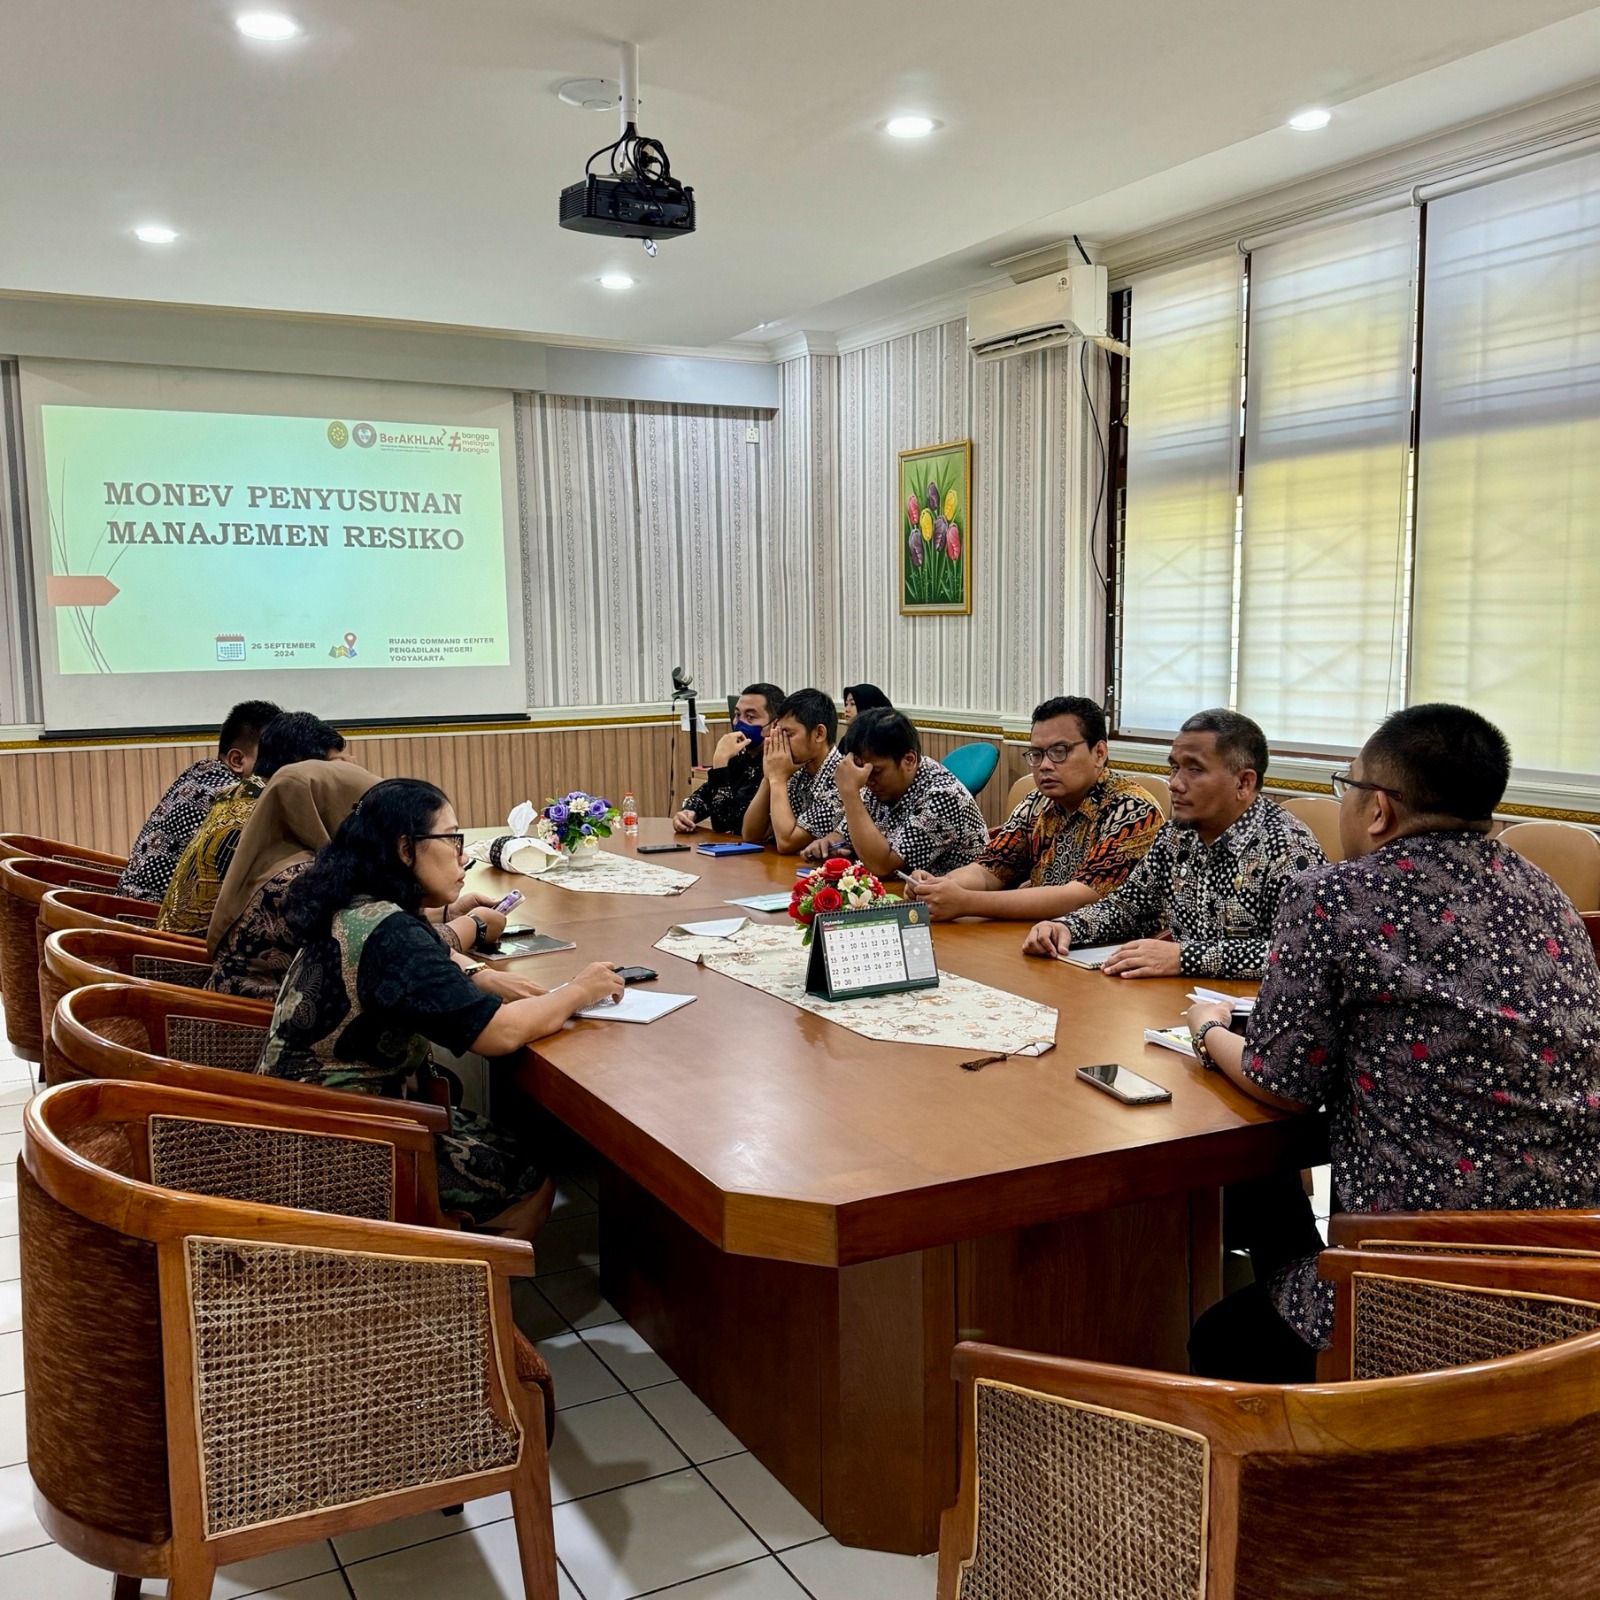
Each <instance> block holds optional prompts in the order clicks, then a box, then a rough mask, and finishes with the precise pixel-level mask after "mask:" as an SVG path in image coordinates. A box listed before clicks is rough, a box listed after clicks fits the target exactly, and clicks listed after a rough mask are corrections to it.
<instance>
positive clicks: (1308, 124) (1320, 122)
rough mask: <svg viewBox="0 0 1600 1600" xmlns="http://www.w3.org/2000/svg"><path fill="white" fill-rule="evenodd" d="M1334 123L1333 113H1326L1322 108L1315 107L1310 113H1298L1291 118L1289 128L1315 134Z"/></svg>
mask: <svg viewBox="0 0 1600 1600" xmlns="http://www.w3.org/2000/svg"><path fill="white" fill-rule="evenodd" d="M1332 121H1333V113H1332V112H1331V111H1325V110H1324V109H1323V108H1322V107H1321V106H1313V107H1312V108H1311V109H1310V110H1309V111H1298V112H1296V113H1295V115H1294V116H1292V117H1290V118H1289V126H1290V127H1291V128H1297V129H1298V130H1299V131H1300V132H1301V133H1315V132H1316V131H1317V129H1318V128H1326V127H1327V126H1328V124H1329V123H1330V122H1332Z"/></svg>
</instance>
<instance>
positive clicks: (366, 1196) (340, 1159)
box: [150, 1116, 394, 1222]
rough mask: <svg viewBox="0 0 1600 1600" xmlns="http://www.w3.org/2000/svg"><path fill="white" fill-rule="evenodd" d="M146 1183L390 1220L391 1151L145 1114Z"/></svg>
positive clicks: (325, 1137)
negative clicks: (147, 1146) (147, 1136)
mask: <svg viewBox="0 0 1600 1600" xmlns="http://www.w3.org/2000/svg"><path fill="white" fill-rule="evenodd" d="M150 1181H151V1182H152V1183H155V1184H159V1185H160V1186H161V1187H162V1188H163V1189H182V1190H184V1191H185V1192H186V1193H189V1194H211V1195H218V1196H221V1197H222V1198H224V1199H227V1200H254V1201H257V1202H259V1203H260V1204H262V1205H269V1206H291V1207H293V1208H294V1209H295V1210H298V1211H328V1212H332V1213H334V1214H335V1215H337V1216H342V1217H370V1218H372V1219H373V1220H375V1221H379V1222H385V1221H390V1220H392V1219H393V1217H394V1154H393V1150H392V1147H391V1146H389V1145H387V1144H384V1143H383V1142H382V1141H380V1140H376V1139H346V1138H341V1137H339V1136H338V1135H335V1134H325V1133H294V1132H291V1131H290V1130H288V1129H286V1128H265V1127H259V1126H255V1125H253V1124H240V1123H230V1122H214V1121H209V1120H205V1121H202V1120H200V1119H198V1118H194V1117H160V1116H152V1117H151V1118H150Z"/></svg>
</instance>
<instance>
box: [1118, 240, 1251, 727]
mask: <svg viewBox="0 0 1600 1600" xmlns="http://www.w3.org/2000/svg"><path fill="white" fill-rule="evenodd" d="M1243 265H1244V264H1243V261H1242V260H1241V258H1240V257H1239V255H1238V253H1237V252H1235V251H1230V252H1229V253H1228V254H1227V255H1225V256H1219V257H1217V258H1215V259H1213V260H1209V261H1202V262H1198V263H1196V264H1195V265H1193V266H1188V267H1183V268H1181V269H1179V270H1177V271H1173V272H1163V273H1156V274H1151V275H1150V276H1148V277H1142V278H1136V279H1135V280H1134V281H1133V283H1132V285H1131V287H1132V290H1133V296H1132V344H1133V347H1134V354H1133V358H1132V360H1131V361H1130V363H1129V368H1128V382H1129V393H1128V424H1127V426H1128V465H1127V487H1126V499H1125V507H1126V509H1125V516H1124V536H1123V568H1122V593H1123V596H1124V599H1123V604H1122V675H1121V677H1122V704H1121V707H1120V710H1119V718H1118V720H1119V724H1120V727H1121V729H1122V731H1124V732H1149V733H1167V732H1171V731H1172V730H1174V729H1176V728H1177V727H1178V726H1179V725H1180V724H1181V723H1182V722H1183V720H1184V718H1186V717H1188V716H1189V715H1190V714H1191V713H1193V712H1195V711H1198V710H1200V709H1201V708H1202V707H1205V706H1214V705H1225V704H1226V703H1227V701H1228V691H1229V684H1230V678H1231V671H1232V637H1233V615H1232V613H1233V556H1234V520H1235V510H1236V506H1237V500H1238V485H1239V476H1238V475H1239V331H1240V330H1239V322H1240V290H1241V284H1242V281H1243Z"/></svg>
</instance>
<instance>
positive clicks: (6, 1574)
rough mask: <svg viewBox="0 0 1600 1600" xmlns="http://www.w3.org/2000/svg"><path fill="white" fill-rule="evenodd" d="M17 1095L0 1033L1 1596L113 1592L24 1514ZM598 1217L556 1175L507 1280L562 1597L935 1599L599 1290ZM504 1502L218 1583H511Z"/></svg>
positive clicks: (584, 1194) (405, 1587) (455, 1595)
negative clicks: (539, 1371)
mask: <svg viewBox="0 0 1600 1600" xmlns="http://www.w3.org/2000/svg"><path fill="white" fill-rule="evenodd" d="M30 1093H31V1079H30V1078H29V1076H28V1069H27V1067H26V1065H25V1064H24V1063H22V1062H19V1061H15V1060H13V1059H12V1058H11V1057H10V1055H9V1053H8V1052H7V1050H6V1046H5V1044H4V1040H3V1038H0V1600H34V1597H35V1596H40V1597H48V1600H108V1597H109V1595H110V1593H111V1580H110V1578H109V1576H108V1575H107V1574H105V1573H101V1572H98V1571H96V1570H95V1569H93V1568H91V1567H87V1566H84V1565H83V1564H82V1563H81V1562H79V1561H77V1560H75V1559H74V1558H73V1557H72V1556H69V1555H67V1554H66V1552H65V1551H63V1550H61V1549H59V1548H58V1547H57V1546H55V1545H53V1544H51V1543H50V1542H49V1540H48V1538H47V1536H46V1534H45V1532H44V1529H43V1528H41V1527H40V1526H39V1523H38V1520H37V1518H36V1517H35V1516H34V1514H33V1505H32V1484H31V1482H30V1480H29V1478H28V1469H27V1466H26V1465H25V1461H26V1456H27V1443H26V1437H25V1432H24V1426H23V1405H22V1398H23V1397H22V1392H21V1391H22V1353H21V1344H22V1335H21V1333H20V1332H18V1331H17V1329H18V1326H19V1322H18V1317H19V1315H20V1312H19V1305H20V1297H19V1293H18V1286H17V1281H16V1280H17V1277H18V1273H19V1270H20V1269H19V1267H18V1262H17V1239H16V1232H17V1202H16V1178H15V1172H14V1169H13V1156H14V1148H15V1146H16V1144H17V1142H18V1139H19V1138H20V1135H19V1134H18V1132H17V1130H18V1129H19V1128H20V1114H21V1113H20V1108H21V1106H22V1104H23V1102H24V1101H25V1100H26V1099H27V1097H28V1095H29V1094H30ZM598 1224H599V1217H598V1215H597V1207H596V1204H595V1194H594V1186H593V1184H592V1183H591V1182H590V1181H589V1180H588V1179H587V1178H585V1177H582V1176H580V1177H578V1178H577V1179H573V1180H569V1181H568V1182H566V1183H565V1184H564V1185H563V1188H562V1192H561V1197H560V1199H559V1200H558V1202H557V1205H556V1208H555V1211H554V1212H553V1214H552V1216H551V1220H550V1222H549V1224H548V1225H547V1226H546V1228H545V1231H544V1233H543V1234H542V1235H541V1236H540V1239H539V1243H538V1247H537V1255H538V1262H539V1275H538V1277H537V1278H536V1279H535V1280H534V1281H533V1282H531V1283H522V1284H519V1285H518V1287H517V1290H516V1294H515V1296H514V1300H515V1305H516V1314H517V1320H518V1323H519V1324H520V1325H521V1326H522V1328H523V1329H524V1330H525V1331H526V1332H527V1333H528V1335H529V1337H531V1338H533V1339H535V1340H536V1341H537V1342H538V1345H539V1348H540V1350H541V1351H543V1353H544V1357H545V1359H546V1361H548V1362H549V1364H550V1369H551V1371H552V1372H553V1373H554V1375H555V1380H556V1396H557V1420H556V1441H555V1445H554V1446H553V1448H552V1449H551V1452H550V1475H551V1485H552V1491H553V1499H554V1501H555V1524H556V1550H557V1553H558V1554H559V1556H560V1559H561V1574H560V1577H561V1596H560V1600H631V1597H633V1596H637V1595H645V1594H649V1595H661V1596H662V1597H663V1600H806V1597H807V1596H810V1597H811V1600H931V1597H932V1595H933V1592H934V1560H933V1558H932V1557H931V1556H930V1557H924V1558H921V1559H918V1558H913V1557H910V1556H887V1555H877V1554H873V1553H871V1552H867V1551H861V1550H849V1549H846V1548H844V1547H843V1546H841V1545H838V1544H835V1543H834V1541H833V1540H832V1539H830V1538H829V1537H828V1536H827V1534H826V1531H825V1530H824V1529H823V1527H822V1526H821V1524H820V1523H818V1522H817V1521H816V1520H815V1519H814V1518H812V1517H811V1516H810V1515H809V1514H808V1513H807V1512H806V1511H805V1509H804V1508H803V1507H802V1506H801V1505H800V1504H799V1503H798V1502H797V1501H796V1500H795V1499H794V1497H793V1496H792V1495H790V1494H789V1493H788V1492H787V1490H785V1489H784V1488H783V1486H782V1485H781V1484H779V1483H778V1481H777V1480H776V1479H775V1478H773V1476H772V1475H771V1474H770V1473H769V1472H767V1470H766V1469H765V1468H764V1467H762V1466H761V1464H760V1463H759V1462H758V1461H756V1459H755V1458H754V1457H753V1456H751V1455H750V1454H749V1453H748V1452H747V1451H745V1450H744V1449H743V1447H742V1446H741V1445H740V1443H739V1441H738V1440H737V1439H736V1438H735V1437H734V1436H733V1435H732V1434H731V1433H730V1432H729V1431H728V1430H727V1429H726V1428H725V1427H723V1425H722V1424H721V1423H720V1422H718V1421H717V1419H716V1418H715V1417H714V1416H712V1415H711V1413H710V1412H709V1411H708V1410H707V1409H706V1408H705V1406H703V1405H702V1404H701V1403H700V1401H699V1400H698V1399H696V1398H695V1396H694V1395H693V1394H692V1393H691V1392H690V1391H689V1389H688V1388H687V1387H686V1386H685V1385H684V1384H683V1383H681V1382H679V1381H678V1378H677V1376H676V1374H675V1373H674V1372H673V1371H672V1370H671V1368H669V1367H668V1366H667V1364H666V1363H665V1362H664V1361H662V1359H661V1358H660V1357H659V1356H658V1355H656V1354H655V1352H654V1351H653V1350H651V1349H650V1347H649V1346H648V1345H647V1344H645V1342H644V1340H643V1339H641V1338H640V1337H639V1335H638V1334H637V1333H636V1332H635V1331H634V1330H633V1329H632V1328H631V1327H629V1326H628V1324H627V1323H626V1322H624V1321H623V1320H622V1319H621V1317H619V1316H618V1314H617V1312H616V1311H615V1310H614V1309H613V1308H612V1307H611V1306H610V1305H608V1304H607V1303H606V1301H605V1299H604V1297H603V1296H602V1295H601V1293H600V1280H599V1276H598V1272H597V1267H598V1264H599V1259H600V1252H599V1226H598ZM510 1519H511V1503H510V1499H509V1497H508V1496H506V1495H497V1496H494V1497H493V1498H491V1499H485V1500H477V1501H473V1502H471V1503H469V1504H468V1505H467V1507H466V1510H465V1512H464V1513H463V1514H462V1515H461V1516H459V1517H445V1516H443V1515H441V1514H439V1513H430V1514H428V1515H426V1516H420V1517H409V1518H406V1519H404V1520H402V1521H399V1522H392V1523H387V1524H385V1525H384V1526H382V1527H377V1528H368V1529H364V1530H363V1531H362V1532H360V1533H354V1534H346V1535H342V1536H341V1537H339V1538H338V1539H335V1540H334V1541H333V1542H332V1543H331V1544H328V1543H321V1544H314V1545H305V1546H301V1547H300V1548H298V1549H295V1550H289V1551H284V1552H282V1553H281V1554H279V1555H276V1556H270V1557H266V1558H264V1559H262V1560H260V1561H251V1562H246V1563H243V1564H242V1565H240V1566H237V1567H232V1568H229V1569H227V1570H225V1571H224V1572H223V1573H222V1574H220V1575H219V1578H218V1582H217V1588H216V1595H217V1600H237V1597H242V1596H245V1595H254V1596H258V1597H260V1600H268V1597H281V1600H521V1595H522V1585H521V1580H520V1578H519V1575H518V1568H517V1556H516V1536H515V1530H514V1528H513V1526H512V1523H511V1520H510ZM163 1587H164V1586H163V1585H161V1584H158V1583H150V1584H147V1585H146V1586H145V1593H146V1594H147V1595H150V1596H156V1595H159V1594H160V1593H161V1591H162V1588H163Z"/></svg>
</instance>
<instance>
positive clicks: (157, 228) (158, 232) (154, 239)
mask: <svg viewBox="0 0 1600 1600" xmlns="http://www.w3.org/2000/svg"><path fill="white" fill-rule="evenodd" d="M133 236H134V238H136V239H138V240H139V241H140V242H141V243H143V244H171V243H172V241H173V240H174V239H176V238H177V237H178V230H177V229H176V228H169V227H168V226H167V225H166V224H165V223H164V222H141V223H140V224H139V226H138V227H137V228H135V229H134V230H133Z"/></svg>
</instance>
